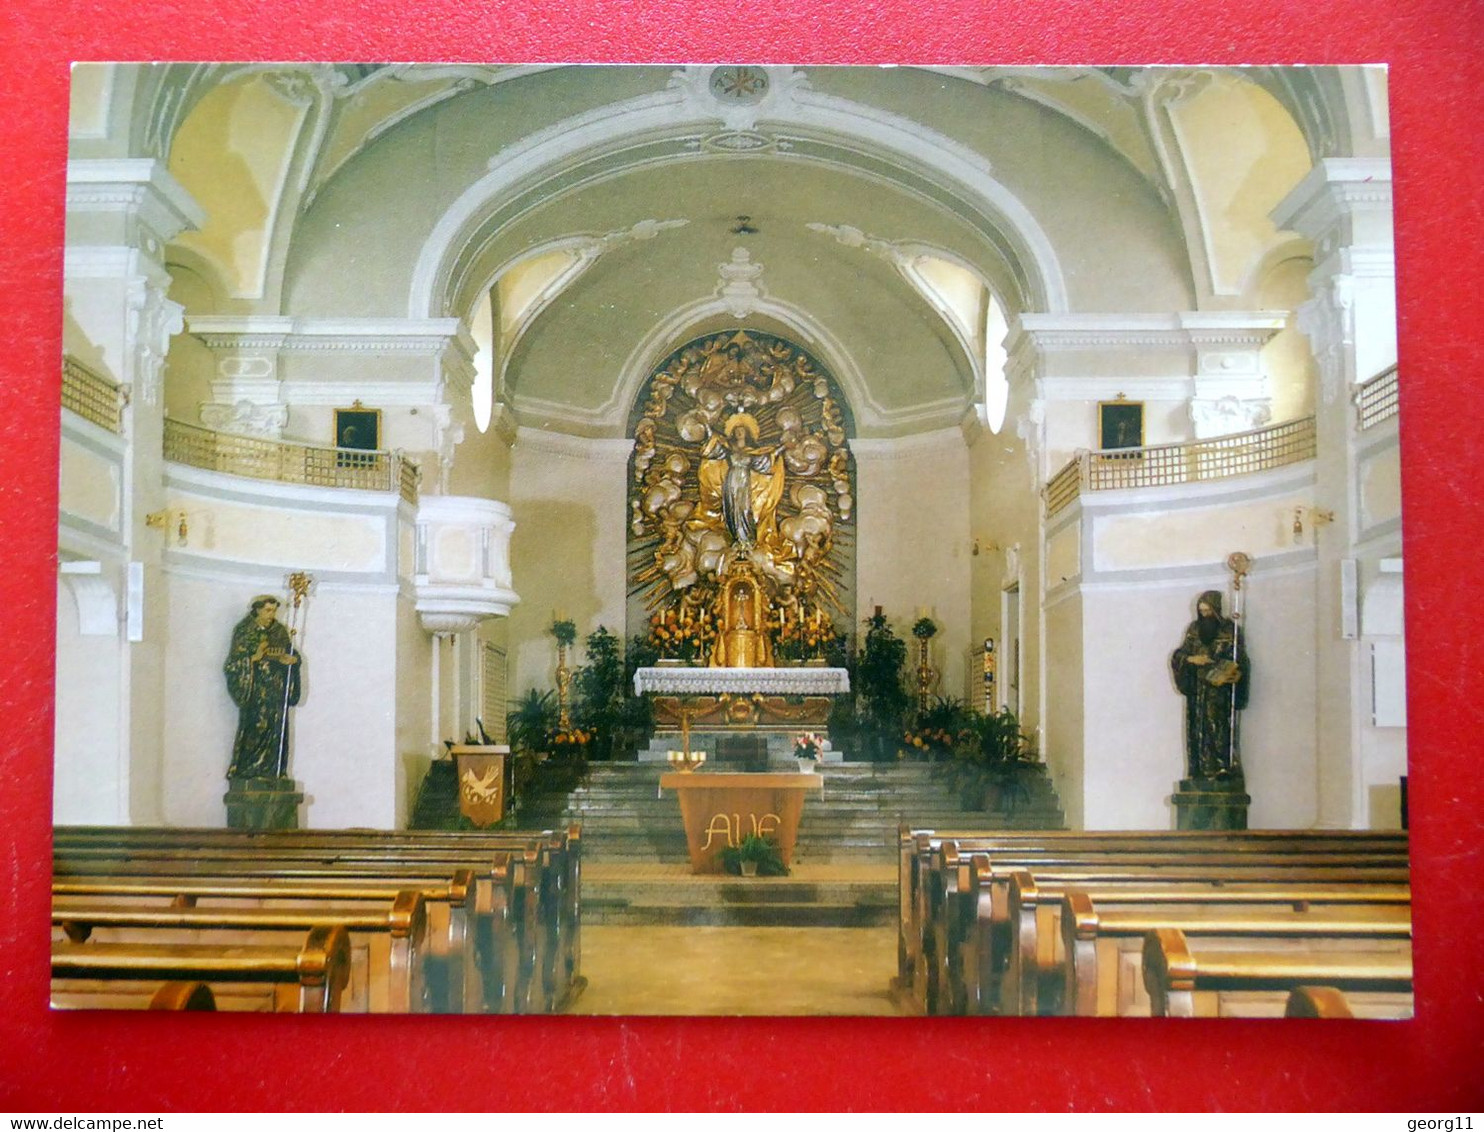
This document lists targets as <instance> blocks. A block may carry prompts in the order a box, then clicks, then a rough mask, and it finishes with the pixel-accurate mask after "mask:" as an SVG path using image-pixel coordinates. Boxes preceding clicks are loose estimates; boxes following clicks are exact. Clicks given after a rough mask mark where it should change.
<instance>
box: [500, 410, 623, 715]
mask: <svg viewBox="0 0 1484 1132" xmlns="http://www.w3.org/2000/svg"><path fill="white" fill-rule="evenodd" d="M631 447H632V444H631V442H630V441H627V440H617V441H615V440H586V439H583V438H581V437H572V436H565V435H558V434H555V433H543V432H541V431H540V430H538V429H527V428H522V429H521V430H520V433H519V435H518V436H517V438H516V442H515V445H514V447H513V448H512V450H511V467H510V507H511V510H512V512H513V513H514V517H515V533H514V534H513V535H512V536H511V538H510V563H511V576H512V581H513V584H514V588H515V591H516V592H517V593H518V594H520V598H521V600H520V604H519V605H518V606H516V608H515V609H514V610H513V611H512V613H511V615H510V638H509V639H510V693H511V696H512V698H519V697H520V696H522V695H523V694H524V693H525V692H526V691H527V690H528V689H531V688H551V687H554V686H555V676H554V675H553V672H554V670H555V668H556V644H555V642H554V641H553V640H552V638H551V636H550V635H549V634H548V633H547V631H546V630H547V629H548V628H549V627H550V625H551V622H552V618H553V614H554V613H555V612H556V611H557V610H560V611H561V612H562V613H563V614H565V615H566V616H567V617H569V618H571V619H572V620H574V621H575V622H576V623H577V636H578V641H579V652H580V648H581V645H580V642H581V640H582V638H584V637H586V636H587V635H588V634H589V633H591V632H592V631H593V630H594V629H596V628H597V627H598V626H599V625H604V626H606V627H607V628H608V630H609V631H610V632H612V633H614V634H615V635H617V636H619V637H624V636H626V635H627V634H628V632H629V630H628V628H627V626H626V625H625V605H626V597H625V592H624V589H625V585H626V581H625V579H626V571H625V570H624V555H625V553H626V546H627V543H626V533H627V526H626V524H627V522H628V496H627V482H628V481H627V468H628V456H629V451H630V449H631ZM569 663H570V659H569Z"/></svg>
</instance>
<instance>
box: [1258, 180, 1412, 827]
mask: <svg viewBox="0 0 1484 1132" xmlns="http://www.w3.org/2000/svg"><path fill="white" fill-rule="evenodd" d="M1273 220H1274V222H1275V223H1277V224H1278V226H1279V227H1280V228H1289V229H1292V230H1294V231H1296V232H1298V233H1300V234H1301V235H1303V236H1306V237H1308V238H1309V239H1310V240H1311V241H1312V242H1313V244H1314V249H1315V261H1314V270H1313V272H1312V273H1311V274H1310V275H1309V291H1310V294H1311V295H1312V296H1313V297H1312V298H1311V299H1310V300H1309V301H1308V302H1307V303H1305V304H1304V305H1303V306H1302V307H1301V308H1300V310H1299V326H1300V328H1301V329H1302V330H1303V331H1304V333H1305V334H1306V335H1307V336H1308V338H1309V342H1310V345H1311V348H1312V349H1313V352H1314V357H1315V359H1316V361H1317V362H1318V365H1319V371H1320V382H1321V396H1320V398H1319V399H1318V404H1317V405H1316V408H1315V431H1316V436H1317V445H1318V456H1317V461H1316V476H1315V504H1316V506H1317V507H1318V508H1319V509H1320V510H1321V511H1322V512H1324V513H1326V514H1333V516H1334V520H1333V522H1332V523H1330V524H1328V525H1327V526H1325V527H1324V528H1322V529H1321V530H1319V531H1318V532H1316V540H1315V541H1316V545H1317V549H1318V557H1319V570H1318V585H1317V593H1316V604H1317V606H1318V613H1319V617H1318V624H1317V633H1316V636H1317V639H1316V641H1315V663H1316V666H1317V671H1316V676H1317V681H1316V683H1317V691H1318V705H1317V706H1318V713H1319V714H1318V744H1319V813H1320V821H1321V823H1322V824H1324V825H1328V826H1335V827H1345V826H1362V825H1366V824H1368V818H1369V815H1368V805H1367V800H1366V790H1365V782H1364V776H1363V768H1362V761H1363V755H1362V741H1361V734H1362V731H1363V730H1364V729H1365V728H1366V727H1367V726H1369V720H1368V718H1367V717H1368V713H1369V707H1368V703H1367V699H1368V694H1369V678H1368V673H1367V672H1366V665H1365V660H1366V657H1365V655H1364V653H1363V650H1362V647H1361V645H1360V643H1359V641H1358V640H1357V639H1355V637H1354V635H1353V633H1352V634H1351V635H1350V636H1349V637H1347V636H1345V629H1344V626H1345V624H1346V623H1347V622H1348V621H1352V620H1353V614H1354V611H1353V610H1348V611H1347V610H1346V609H1345V608H1344V603H1346V602H1348V601H1353V600H1354V598H1353V595H1351V594H1349V593H1348V590H1347V587H1345V586H1343V585H1342V584H1341V578H1342V575H1343V573H1344V571H1345V570H1346V566H1345V563H1346V561H1347V560H1348V561H1353V560H1354V559H1355V558H1356V557H1357V543H1358V540H1359V537H1360V534H1361V529H1362V526H1363V518H1362V516H1361V513H1360V505H1359V498H1358V483H1359V475H1358V452H1357V436H1356V429H1355V420H1354V414H1353V409H1352V406H1351V402H1350V397H1349V394H1350V393H1351V392H1352V391H1353V390H1354V387H1355V386H1356V385H1357V384H1358V383H1359V382H1362V381H1365V380H1366V379H1367V378H1370V377H1372V376H1374V375H1375V374H1377V373H1379V372H1380V371H1381V370H1382V369H1384V368H1386V367H1387V366H1389V365H1391V364H1392V363H1394V362H1395V361H1396V287H1395V260H1394V242H1393V235H1392V224H1391V165H1390V162H1389V161H1387V160H1385V159H1384V158H1326V159H1324V160H1322V161H1320V162H1319V163H1318V164H1317V165H1315V167H1314V169H1313V170H1312V171H1311V172H1310V173H1309V175H1308V176H1307V177H1306V178H1305V179H1304V180H1303V181H1302V182H1300V183H1299V185H1298V186H1297V187H1295V188H1294V190H1293V191H1292V192H1291V193H1289V195H1288V196H1287V197H1286V198H1284V200H1283V201H1282V202H1281V203H1280V204H1279V205H1278V207H1277V208H1276V209H1275V210H1274V212H1273ZM1347 614H1348V616H1347Z"/></svg>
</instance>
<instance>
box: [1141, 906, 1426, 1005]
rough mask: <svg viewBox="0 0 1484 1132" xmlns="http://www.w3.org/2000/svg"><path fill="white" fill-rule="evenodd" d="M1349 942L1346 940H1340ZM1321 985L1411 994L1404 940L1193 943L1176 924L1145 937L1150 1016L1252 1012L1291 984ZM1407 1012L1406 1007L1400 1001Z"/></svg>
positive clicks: (1281, 1000) (1352, 991)
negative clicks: (1296, 946)
mask: <svg viewBox="0 0 1484 1132" xmlns="http://www.w3.org/2000/svg"><path fill="white" fill-rule="evenodd" d="M1347 945H1349V946H1347ZM1313 985H1322V986H1329V987H1333V988H1335V989H1336V990H1338V991H1340V992H1341V993H1343V994H1346V995H1359V994H1373V993H1380V994H1384V995H1389V996H1393V997H1394V996H1401V995H1405V996H1407V997H1408V998H1410V995H1411V993H1412V954H1411V946H1410V941H1406V942H1399V943H1398V945H1397V946H1396V947H1395V948H1393V949H1389V950H1382V949H1380V948H1379V947H1378V948H1377V949H1375V950H1369V951H1358V950H1354V949H1353V942H1352V941H1349V940H1345V939H1326V938H1320V939H1315V940H1311V941H1308V946H1307V948H1306V950H1302V951H1298V950H1278V951H1253V950H1241V951H1232V950H1225V949H1220V948H1217V947H1209V948H1208V947H1205V946H1203V945H1198V946H1197V947H1196V948H1195V949H1194V950H1192V948H1191V946H1190V943H1189V941H1188V940H1187V939H1186V936H1185V933H1184V932H1182V931H1180V930H1179V929H1176V928H1160V929H1158V930H1156V931H1152V932H1150V933H1149V934H1148V936H1146V937H1145V940H1144V986H1145V988H1146V989H1147V990H1148V992H1149V1001H1150V1004H1151V1006H1152V1008H1153V1013H1154V1015H1155V1017H1171V1018H1198V1017H1222V1016H1224V1015H1231V1014H1234V1013H1238V1012H1246V1013H1258V1012H1260V1011H1261V1008H1262V1004H1263V1003H1264V1002H1267V1003H1271V1004H1275V1010H1276V1011H1279V1012H1281V1010H1283V1009H1285V1008H1286V1003H1287V999H1288V995H1289V993H1290V992H1291V991H1293V990H1294V989H1295V988H1296V987H1301V986H1313ZM1407 1010H1408V1014H1410V1007H1408V1008H1407Z"/></svg>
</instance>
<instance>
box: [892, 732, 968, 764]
mask: <svg viewBox="0 0 1484 1132" xmlns="http://www.w3.org/2000/svg"><path fill="white" fill-rule="evenodd" d="M964 738H965V736H964V735H963V734H962V733H955V732H952V731H945V730H944V729H943V728H941V727H919V728H917V729H916V730H914V731H907V732H904V733H903V735H902V743H903V746H902V748H901V749H900V750H898V751H897V758H899V759H904V758H909V757H910V758H919V759H930V760H934V761H936V760H937V759H938V758H939V757H940V756H943V755H946V754H948V753H949V752H951V751H952V750H953V749H954V748H955V747H956V746H958V744H959V743H960V742H962V741H963V740H964Z"/></svg>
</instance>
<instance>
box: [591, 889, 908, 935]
mask: <svg viewBox="0 0 1484 1132" xmlns="http://www.w3.org/2000/svg"><path fill="white" fill-rule="evenodd" d="M897 907H898V904H897V891H896V884H895V882H894V881H884V882H883V881H849V882H839V883H830V884H822V883H817V882H811V881H799V880H796V879H794V878H790V877H759V878H756V879H749V878H744V877H714V878H710V877H684V878H681V879H675V880H670V879H643V880H605V881H593V882H588V883H584V885H583V893H582V918H583V922H584V923H598V924H628V925H635V924H673V925H694V926H727V927H869V926H879V925H884V924H891V923H894V922H895V919H896V915H897Z"/></svg>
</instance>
